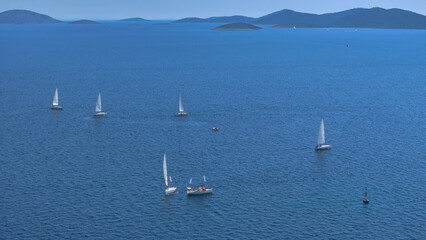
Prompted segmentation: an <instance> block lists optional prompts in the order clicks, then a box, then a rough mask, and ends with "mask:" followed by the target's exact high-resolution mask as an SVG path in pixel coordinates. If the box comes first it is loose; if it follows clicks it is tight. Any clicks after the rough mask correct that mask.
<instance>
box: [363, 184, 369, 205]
mask: <svg viewBox="0 0 426 240" xmlns="http://www.w3.org/2000/svg"><path fill="white" fill-rule="evenodd" d="M367 194H368V193H367V187H365V193H364V199H363V200H362V202H363V203H364V204H369V203H370V200H368V196H367Z"/></svg>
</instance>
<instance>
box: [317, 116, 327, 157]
mask: <svg viewBox="0 0 426 240" xmlns="http://www.w3.org/2000/svg"><path fill="white" fill-rule="evenodd" d="M328 149H331V145H328V144H327V143H326V141H325V129H324V118H322V119H321V124H320V128H319V132H318V141H317V145H316V146H315V150H317V151H319V150H328Z"/></svg>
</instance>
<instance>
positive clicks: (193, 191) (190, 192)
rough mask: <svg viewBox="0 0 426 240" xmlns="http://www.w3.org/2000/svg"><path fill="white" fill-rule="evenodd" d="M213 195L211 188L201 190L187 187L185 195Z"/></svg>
mask: <svg viewBox="0 0 426 240" xmlns="http://www.w3.org/2000/svg"><path fill="white" fill-rule="evenodd" d="M209 193H213V188H203V187H194V188H191V187H187V188H186V194H187V195H203V194H209Z"/></svg>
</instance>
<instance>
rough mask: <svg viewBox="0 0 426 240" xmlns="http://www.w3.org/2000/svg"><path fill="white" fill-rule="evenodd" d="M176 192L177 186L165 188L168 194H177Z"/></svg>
mask: <svg viewBox="0 0 426 240" xmlns="http://www.w3.org/2000/svg"><path fill="white" fill-rule="evenodd" d="M175 193H177V187H168V188H166V190H165V194H166V195H172V194H175Z"/></svg>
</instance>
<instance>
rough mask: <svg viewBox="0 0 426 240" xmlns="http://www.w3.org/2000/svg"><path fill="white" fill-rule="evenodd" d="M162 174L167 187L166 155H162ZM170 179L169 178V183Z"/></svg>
mask: <svg viewBox="0 0 426 240" xmlns="http://www.w3.org/2000/svg"><path fill="white" fill-rule="evenodd" d="M163 174H164V182H165V184H166V187H168V186H169V183H168V182H167V156H166V153H164V158H163ZM171 180H172V179H171V178H170V181H171Z"/></svg>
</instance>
